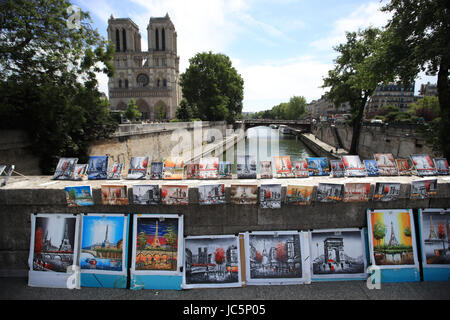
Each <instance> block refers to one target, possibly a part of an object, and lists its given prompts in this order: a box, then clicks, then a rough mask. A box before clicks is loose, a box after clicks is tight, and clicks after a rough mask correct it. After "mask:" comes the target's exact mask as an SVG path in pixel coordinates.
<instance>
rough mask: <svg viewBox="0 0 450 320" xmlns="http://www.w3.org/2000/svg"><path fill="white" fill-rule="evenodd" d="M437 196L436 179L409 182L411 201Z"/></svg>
mask: <svg viewBox="0 0 450 320" xmlns="http://www.w3.org/2000/svg"><path fill="white" fill-rule="evenodd" d="M436 195H437V179H429V180H417V181H411V199H412V200H423V199H428V198H432V197H434V196H436Z"/></svg>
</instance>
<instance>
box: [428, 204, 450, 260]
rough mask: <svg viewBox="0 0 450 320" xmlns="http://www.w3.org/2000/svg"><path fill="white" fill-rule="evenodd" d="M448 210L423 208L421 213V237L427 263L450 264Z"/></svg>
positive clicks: (449, 216) (449, 221) (449, 217)
mask: <svg viewBox="0 0 450 320" xmlns="http://www.w3.org/2000/svg"><path fill="white" fill-rule="evenodd" d="M449 226H450V212H449V211H446V212H445V213H441V212H440V211H439V212H436V210H435V211H432V210H430V211H427V210H424V211H423V213H422V228H421V229H422V230H421V233H422V239H423V243H422V245H423V251H424V258H425V260H426V263H427V264H445V265H449V264H450V241H449V232H450V227H449Z"/></svg>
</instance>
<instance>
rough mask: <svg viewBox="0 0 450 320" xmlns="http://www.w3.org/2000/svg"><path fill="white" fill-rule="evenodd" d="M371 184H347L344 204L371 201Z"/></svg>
mask: <svg viewBox="0 0 450 320" xmlns="http://www.w3.org/2000/svg"><path fill="white" fill-rule="evenodd" d="M369 194H370V183H346V184H345V186H344V202H366V201H369Z"/></svg>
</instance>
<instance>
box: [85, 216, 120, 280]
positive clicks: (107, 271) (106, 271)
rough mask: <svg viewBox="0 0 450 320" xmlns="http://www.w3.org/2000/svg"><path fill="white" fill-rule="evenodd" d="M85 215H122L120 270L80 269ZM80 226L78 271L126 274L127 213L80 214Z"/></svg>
mask: <svg viewBox="0 0 450 320" xmlns="http://www.w3.org/2000/svg"><path fill="white" fill-rule="evenodd" d="M85 217H105V218H107V217H123V236H122V244H123V245H122V271H113V270H98V269H82V268H81V250H82V247H81V245H82V243H83V231H84V218H85ZM80 224H81V228H80V230H81V231H80V250H79V258H78V261H80V263H79V265H80V272H81V273H90V274H112V275H126V274H127V266H126V260H127V257H126V254H125V253H126V252H127V247H128V232H127V230H128V228H127V227H128V215H127V214H112V213H88V214H82V215H81V222H80Z"/></svg>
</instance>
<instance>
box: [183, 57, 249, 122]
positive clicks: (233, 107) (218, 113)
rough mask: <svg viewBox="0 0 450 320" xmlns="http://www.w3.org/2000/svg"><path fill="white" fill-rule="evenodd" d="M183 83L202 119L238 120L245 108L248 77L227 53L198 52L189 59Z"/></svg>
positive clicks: (184, 92) (186, 94)
mask: <svg viewBox="0 0 450 320" xmlns="http://www.w3.org/2000/svg"><path fill="white" fill-rule="evenodd" d="M180 84H181V86H182V91H183V96H184V97H185V98H186V100H187V101H188V103H189V105H191V106H195V108H196V111H197V114H196V116H198V117H200V118H201V119H202V120H207V121H218V120H227V121H228V122H234V121H235V119H236V118H237V117H238V116H239V115H240V114H241V112H242V100H243V97H244V80H243V79H242V77H241V76H240V75H239V74H238V72H237V71H236V69H235V68H234V67H233V66H232V63H231V60H230V58H229V57H228V56H226V55H224V54H214V53H212V52H211V51H210V52H202V53H197V54H196V55H195V56H194V57H193V58H191V59H189V67H188V68H187V69H186V71H185V72H184V73H183V74H182V75H181V77H180Z"/></svg>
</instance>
